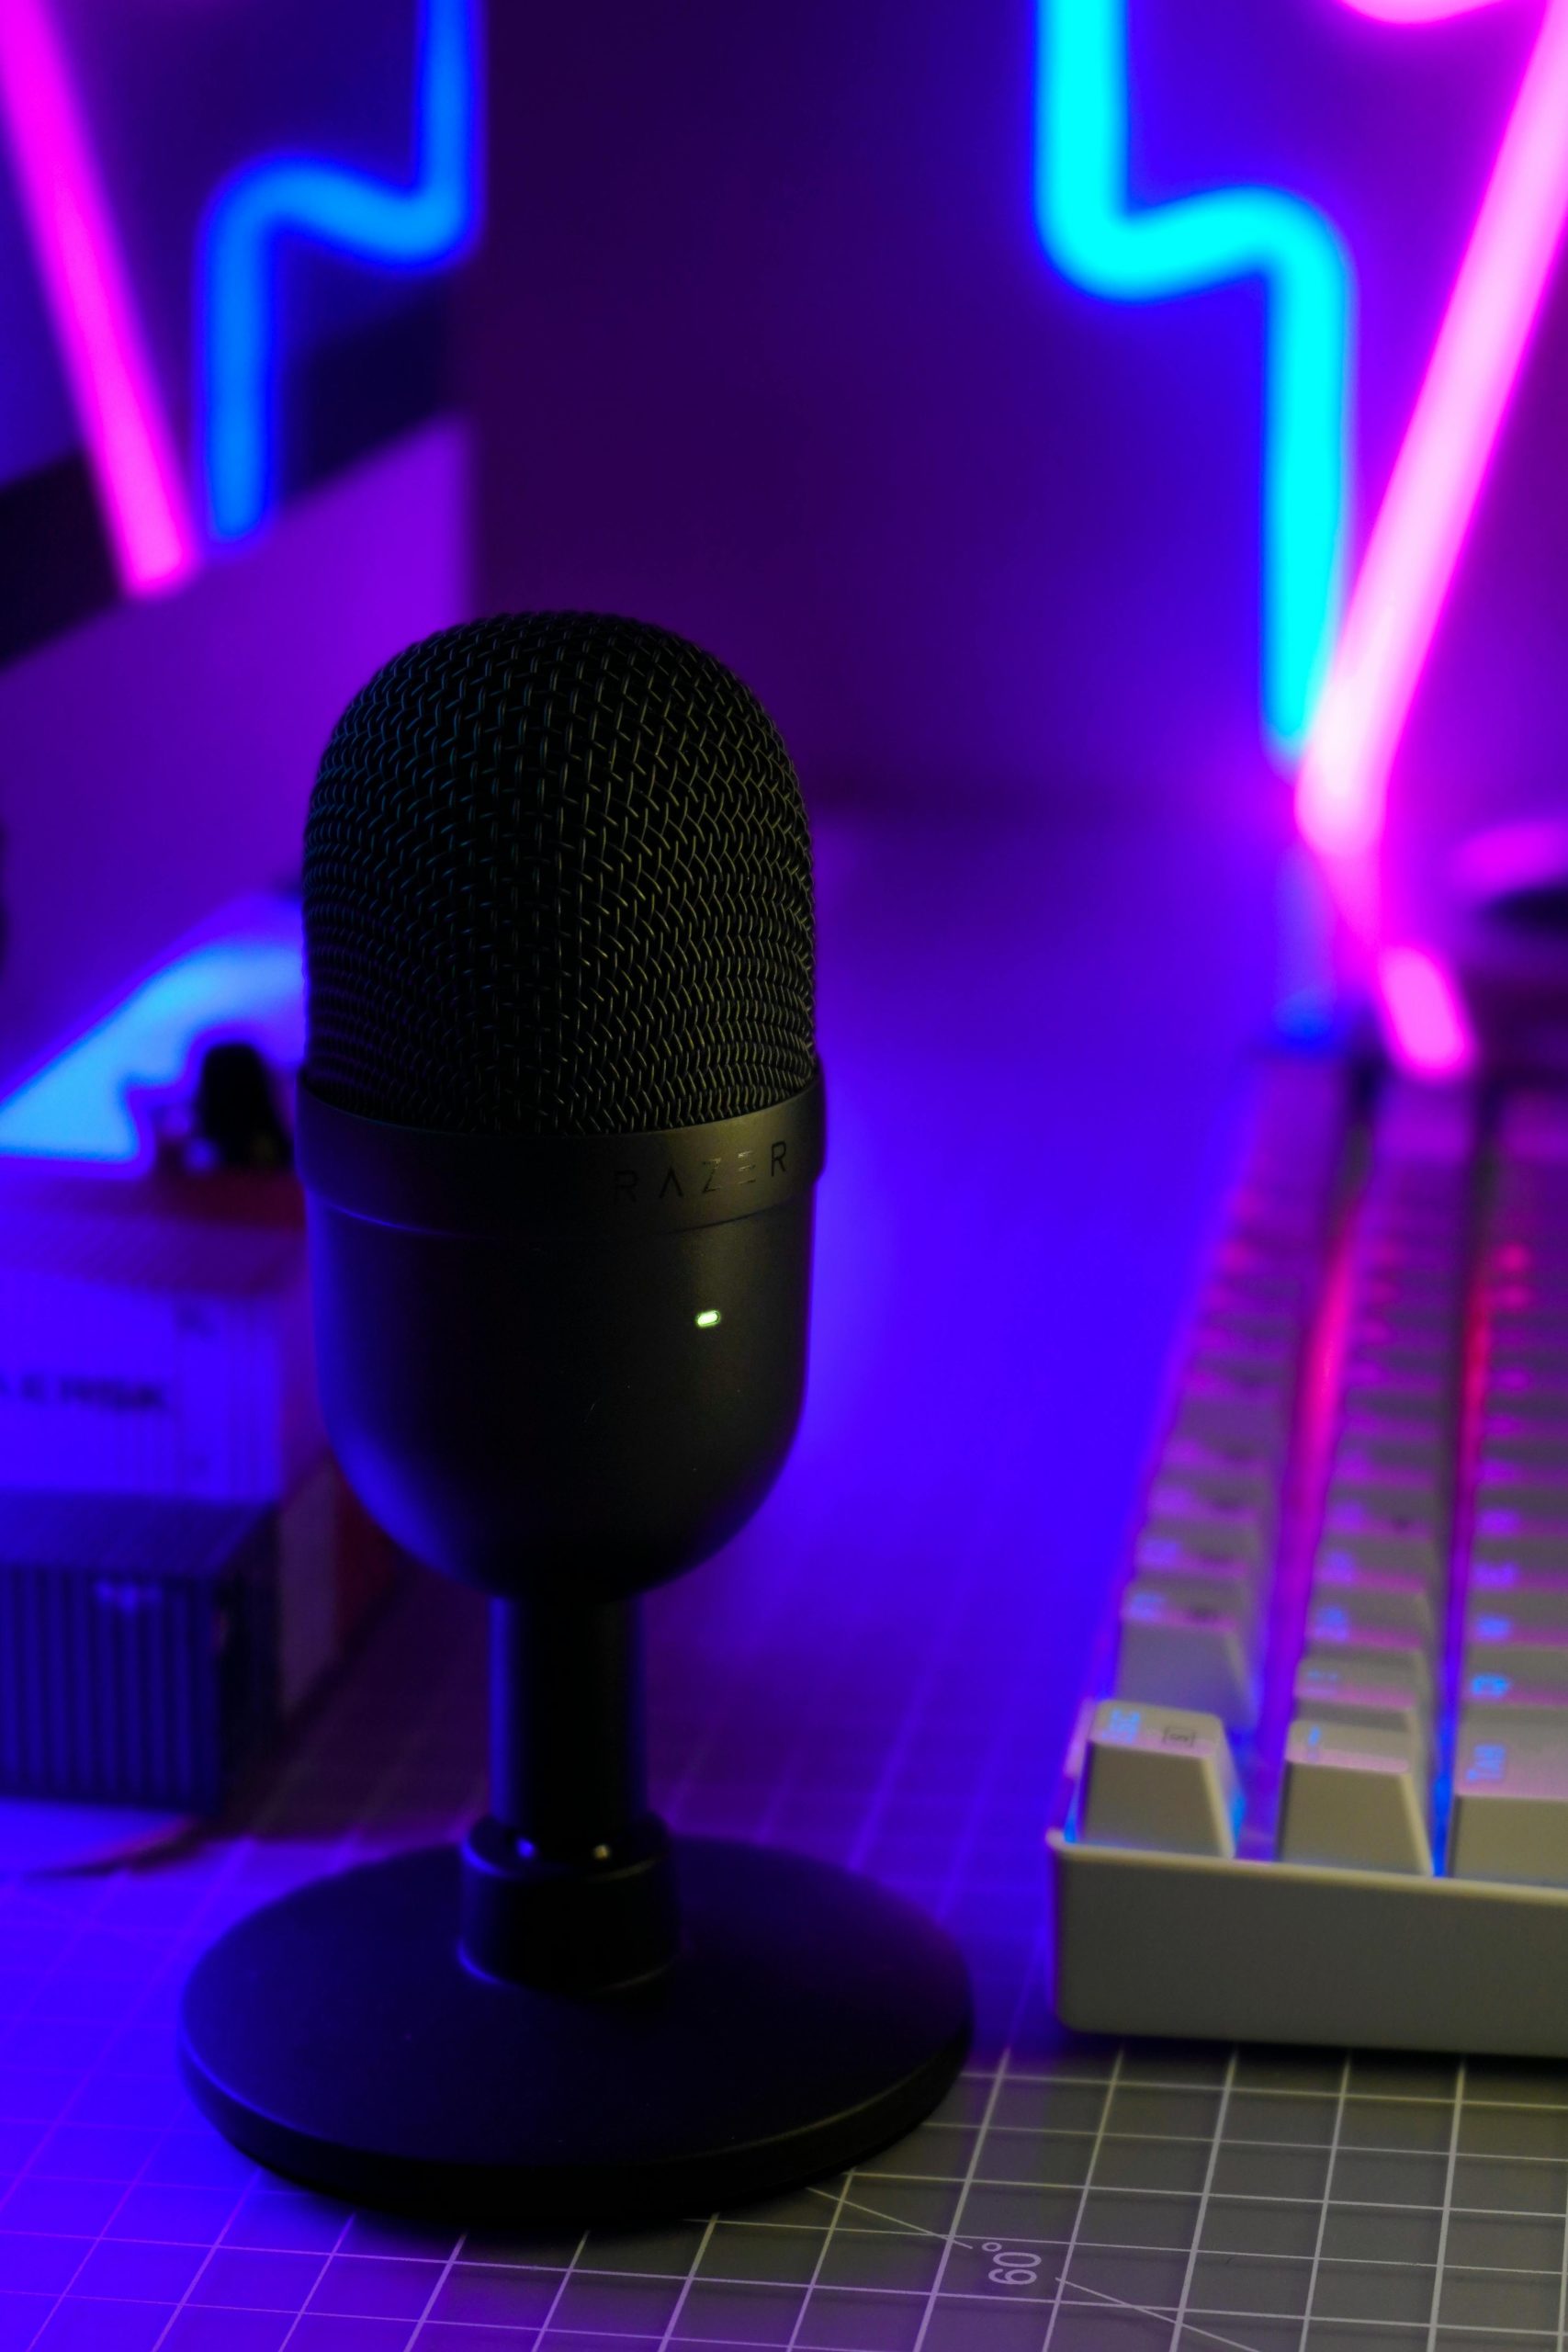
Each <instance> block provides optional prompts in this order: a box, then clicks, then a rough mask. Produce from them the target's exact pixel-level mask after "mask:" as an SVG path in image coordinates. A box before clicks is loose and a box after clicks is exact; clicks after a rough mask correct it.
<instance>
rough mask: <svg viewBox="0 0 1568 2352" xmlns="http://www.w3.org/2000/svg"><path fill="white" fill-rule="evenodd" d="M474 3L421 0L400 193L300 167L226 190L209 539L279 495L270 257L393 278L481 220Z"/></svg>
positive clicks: (220, 222)
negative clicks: (300, 246) (292, 249)
mask: <svg viewBox="0 0 1568 2352" xmlns="http://www.w3.org/2000/svg"><path fill="white" fill-rule="evenodd" d="M477 7H478V0H422V13H421V17H420V26H419V66H418V87H417V94H416V100H415V111H416V122H417V129H416V134H415V139H416V152H417V162H416V166H415V172H414V176H413V179H412V182H411V183H410V184H409V185H408V186H406V187H400V186H398V185H397V184H396V183H394V182H390V181H386V180H378V179H372V178H371V177H369V176H368V175H367V174H366V173H363V172H355V171H350V170H347V169H346V168H344V166H343V165H340V164H328V163H322V162H319V161H316V160H314V159H311V158H306V157H299V158H295V157H289V156H284V157H279V158H276V159H274V160H270V161H268V162H265V163H262V164H254V165H252V166H251V167H250V168H249V169H248V170H246V171H244V172H243V173H241V174H240V175H239V176H238V177H237V178H235V179H232V180H231V181H230V182H229V183H228V185H227V186H226V187H224V188H223V189H221V190H220V194H219V196H218V198H217V199H216V200H215V202H214V204H213V207H212V210H211V212H210V214H209V219H208V223H207V229H206V235H205V244H204V251H203V255H202V262H201V282H202V328H201V332H202V342H203V365H204V368H205V385H204V395H205V444H206V469H207V493H208V503H209V512H210V517H211V523H212V527H213V529H214V531H215V532H216V533H217V535H218V537H220V538H235V537H241V536H243V534H244V533H246V532H249V531H252V530H254V529H255V527H256V526H257V525H258V524H259V523H261V522H262V521H263V520H264V519H265V515H266V514H267V512H268V510H269V509H270V507H271V505H272V503H273V501H274V498H275V495H276V457H275V453H276V442H277V413H276V411H277V356H276V344H277V322H276V264H277V248H278V245H279V243H280V242H281V240H282V239H283V238H284V237H285V236H286V235H294V236H299V237H305V238H309V239H312V240H313V241H314V242H316V243H319V244H323V245H329V246H332V247H333V248H335V249H336V250H337V251H338V252H341V253H346V254H356V255H358V256H360V257H362V258H363V259H365V260H367V261H374V262H378V263H380V264H381V265H382V266H384V267H387V268H392V269H422V268H427V267H429V266H431V265H433V264H434V263H438V262H444V261H449V260H451V259H453V258H454V257H455V256H456V255H457V254H459V253H460V252H461V251H462V250H463V248H464V247H465V245H466V244H467V243H468V241H469V239H470V238H471V237H472V235H473V233H474V230H475V226H476V223H477V219H478V211H479V194H478V190H479V160H478V150H479V129H478V106H479V99H478V79H479V62H478V51H479V35H478V27H477Z"/></svg>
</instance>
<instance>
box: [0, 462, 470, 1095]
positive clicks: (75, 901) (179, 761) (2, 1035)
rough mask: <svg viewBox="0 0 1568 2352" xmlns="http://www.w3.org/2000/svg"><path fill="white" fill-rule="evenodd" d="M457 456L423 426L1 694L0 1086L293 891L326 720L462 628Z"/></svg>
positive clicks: (463, 565) (111, 617) (461, 471)
mask: <svg viewBox="0 0 1568 2352" xmlns="http://www.w3.org/2000/svg"><path fill="white" fill-rule="evenodd" d="M466 454H467V452H466V441H465V437H464V435H463V433H462V430H461V428H459V427H457V426H455V425H453V424H439V425H434V426H432V427H430V428H428V429H427V430H426V431H425V432H423V433H422V434H419V435H415V436H413V437H412V439H410V440H408V441H405V442H403V443H401V444H400V445H399V446H398V447H395V448H394V449H392V450H390V451H389V452H388V453H387V454H386V455H385V456H382V457H380V458H375V459H373V460H371V461H370V462H369V463H367V464H366V465H364V466H362V467H360V468H359V469H356V470H355V472H354V473H352V474H349V475H346V476H344V478H343V479H342V480H341V481H337V482H334V483H333V485H332V487H331V488H330V489H328V490H326V491H323V492H319V493H318V494H317V495H316V496H315V497H313V498H310V499H306V500H303V501H301V502H300V503H299V505H298V506H296V507H293V508H291V509H290V510H289V511H288V514H287V515H285V516H284V517H283V519H282V520H281V521H280V522H279V524H278V525H277V526H276V529H275V530H274V531H273V532H272V533H271V534H270V536H269V537H267V538H266V540H265V542H264V543H263V544H261V545H260V546H258V547H256V548H254V549H253V550H251V551H249V552H247V553H246V554H245V555H243V557H238V558H235V559H233V560H230V561H228V562H226V563H219V564H217V565H215V566H213V567H212V568H210V569H209V570H208V571H205V572H204V573H202V574H201V575H200V576H199V577H198V578H197V581H196V582H195V584H194V585H193V586H192V587H190V588H188V589H187V590H186V591H185V592H184V593H183V594H178V595H175V596H173V597H170V598H168V599H166V600H164V601H160V602H155V603H151V604H142V605H122V606H121V607H120V608H119V609H118V611H116V612H113V613H110V614H108V615H107V616H106V617H105V618H104V619H102V620H101V621H97V622H95V623H94V624H93V625H92V626H91V627H89V628H84V629H80V630H78V631H76V632H75V633H74V634H73V636H71V637H68V638H65V639H61V640H59V641H58V642H56V643H55V644H52V645H50V646H47V647H46V648H44V650H42V651H41V652H39V653H37V654H35V655H33V656H32V657H31V659H30V660H28V661H26V662H20V663H18V664H17V667H16V668H14V669H12V670H8V671H6V672H5V673H4V674H0V825H3V826H4V830H5V873H4V899H5V903H6V909H7V910H8V915H9V924H10V935H9V939H8V942H7V946H6V959H5V963H4V967H0V1074H11V1073H14V1072H16V1071H17V1069H20V1068H22V1067H24V1066H25V1065H27V1064H28V1063H29V1062H31V1061H32V1060H34V1059H36V1058H37V1057H39V1055H40V1054H41V1053H42V1052H44V1051H45V1050H47V1049H48V1048H49V1047H50V1046H52V1045H53V1044H54V1043H55V1042H56V1041H58V1040H59V1039H60V1038H61V1037H62V1035H66V1034H67V1033H68V1032H69V1031H70V1030H71V1029H72V1028H73V1027H74V1026H75V1025H76V1024H77V1023H80V1022H81V1021H82V1020H83V1019H84V1018H85V1016H87V1015H88V1014H90V1013H91V1012H93V1011H94V1010H95V1009H96V1007H97V1006H98V1005H99V1004H100V1003H101V1002H102V1001H104V1000H105V998H106V997H108V996H111V995H113V994H115V993H117V992H118V990H119V989H121V988H122V987H123V985H124V983H125V982H126V980H127V979H128V978H130V977H131V976H132V975H133V974H134V973H135V972H136V971H137V970H138V969H139V968H140V967H142V966H143V965H145V964H146V963H147V962H149V961H150V960H151V959H152V957H153V956H156V955H157V954H158V953H159V952H161V951H162V950H163V949H164V948H165V947H166V946H167V945H168V944H169V943H170V942H171V941H172V940H173V939H175V938H176V937H177V936H178V935H179V934H180V933H182V932H184V931H186V930H187V929H188V928H189V927H190V926H191V925H193V924H194V923H196V922H199V921H201V920H202V919H203V918H204V917H205V916H207V915H209V914H210V913H211V912H212V910H214V909H215V908H216V907H219V906H220V905H221V904H222V903H223V901H224V900H225V899H230V898H233V897H237V896H240V895H243V893H245V892H248V891H252V890H256V889H261V888H266V887H267V886H268V885H269V884H272V883H275V882H287V881H288V880H290V879H291V878H292V877H293V876H295V874H297V872H298V870H299V842H300V831H301V827H302V825H303V821H304V812H305V802H306V798H307V797H308V795H309V792H310V782H311V779H312V777H313V776H314V774H315V768H316V762H317V760H318V758H319V757H320V754H321V745H322V743H323V742H324V741H325V740H326V736H327V733H328V730H329V729H330V728H331V727H332V724H333V720H334V719H335V718H336V717H337V714H338V712H339V710H340V709H341V707H342V706H343V705H344V702H345V701H346V700H347V699H348V696H349V695H351V694H352V693H354V691H355V688H356V687H358V686H360V685H362V684H363V683H364V681H365V679H366V678H367V676H368V675H369V673H370V672H371V671H372V670H373V669H375V668H376V666H377V664H378V662H383V661H385V660H386V658H387V657H388V655H389V654H390V653H393V652H395V651H396V650H397V649H398V648H399V647H400V646H401V645H403V644H405V643H406V642H407V641H408V640H409V639H411V638H414V637H418V636H421V635H423V633H424V632H425V631H427V630H429V629H432V628H440V627H442V626H444V625H445V624H446V622H448V621H451V620H454V619H457V618H459V617H460V616H461V615H462V614H463V613H464V612H465V611H467V609H468V596H469V592H468V564H467V532H466V526H465V503H466V489H467V480H466V475H467V468H466Z"/></svg>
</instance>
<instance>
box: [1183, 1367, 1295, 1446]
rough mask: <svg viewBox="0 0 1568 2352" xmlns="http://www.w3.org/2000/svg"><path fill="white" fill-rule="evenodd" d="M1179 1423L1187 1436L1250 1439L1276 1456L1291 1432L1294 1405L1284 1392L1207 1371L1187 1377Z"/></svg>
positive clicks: (1190, 1372) (1184, 1376)
mask: <svg viewBox="0 0 1568 2352" xmlns="http://www.w3.org/2000/svg"><path fill="white" fill-rule="evenodd" d="M1173 1419H1174V1423H1175V1426H1176V1428H1177V1429H1178V1430H1180V1431H1181V1432H1182V1434H1183V1435H1184V1436H1191V1437H1205V1438H1216V1437H1218V1438H1227V1437H1229V1438H1247V1439H1249V1440H1251V1441H1252V1442H1255V1443H1257V1444H1258V1445H1264V1446H1268V1447H1269V1448H1271V1449H1272V1450H1273V1451H1274V1452H1275V1453H1283V1451H1284V1447H1285V1442H1286V1440H1287V1437H1288V1435H1289V1432H1290V1408H1289V1400H1288V1398H1287V1397H1285V1396H1284V1395H1283V1394H1282V1393H1281V1391H1280V1389H1278V1388H1276V1387H1273V1386H1266V1385H1260V1384H1258V1383H1256V1382H1252V1381H1247V1380H1239V1379H1237V1378H1235V1376H1234V1375H1233V1374H1229V1373H1222V1372H1205V1371H1203V1370H1202V1369H1201V1367H1194V1368H1192V1369H1190V1370H1189V1371H1188V1372H1186V1373H1185V1374H1183V1376H1182V1379H1181V1381H1180V1384H1179V1387H1178V1389H1177V1396H1176V1408H1175V1413H1174V1416H1173Z"/></svg>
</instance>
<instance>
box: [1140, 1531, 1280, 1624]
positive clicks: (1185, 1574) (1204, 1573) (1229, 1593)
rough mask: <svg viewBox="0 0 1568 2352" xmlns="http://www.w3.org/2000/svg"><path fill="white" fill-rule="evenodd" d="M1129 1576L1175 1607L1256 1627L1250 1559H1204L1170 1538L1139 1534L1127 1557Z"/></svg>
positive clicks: (1210, 1556) (1255, 1596) (1254, 1579)
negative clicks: (1213, 1613) (1129, 1559)
mask: <svg viewBox="0 0 1568 2352" xmlns="http://www.w3.org/2000/svg"><path fill="white" fill-rule="evenodd" d="M1133 1573H1134V1577H1135V1579H1136V1581H1137V1583H1138V1584H1140V1585H1143V1586H1145V1588H1146V1589H1148V1590H1149V1591H1151V1592H1157V1593H1160V1594H1161V1595H1162V1596H1163V1597H1164V1599H1165V1600H1168V1601H1171V1602H1173V1603H1174V1604H1175V1606H1176V1607H1177V1608H1178V1609H1187V1610H1192V1609H1201V1610H1213V1611H1219V1612H1221V1613H1222V1614H1224V1615H1234V1616H1236V1617H1239V1618H1242V1619H1244V1620H1245V1621H1246V1623H1247V1625H1248V1626H1249V1627H1250V1626H1254V1625H1256V1623H1257V1620H1258V1573H1257V1570H1256V1569H1255V1568H1254V1566H1253V1565H1252V1563H1251V1561H1250V1560H1235V1559H1226V1558H1225V1557H1224V1555H1220V1554H1213V1553H1211V1554H1208V1555H1204V1554H1202V1553H1200V1552H1198V1551H1195V1550H1194V1549H1193V1548H1192V1547H1191V1546H1190V1545H1189V1544H1181V1543H1179V1542H1178V1541H1176V1540H1175V1539H1174V1538H1173V1537H1171V1536H1168V1535H1150V1534H1148V1533H1145V1534H1143V1535H1141V1536H1140V1537H1139V1538H1138V1543H1137V1548H1136V1550H1135V1551H1134V1555H1133Z"/></svg>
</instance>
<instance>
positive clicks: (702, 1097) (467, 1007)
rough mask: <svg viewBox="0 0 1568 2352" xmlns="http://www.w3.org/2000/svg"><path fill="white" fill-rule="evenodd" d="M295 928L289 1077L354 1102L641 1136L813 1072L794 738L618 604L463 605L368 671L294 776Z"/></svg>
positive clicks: (449, 1118)
mask: <svg viewBox="0 0 1568 2352" xmlns="http://www.w3.org/2000/svg"><path fill="white" fill-rule="evenodd" d="M305 943H306V971H307V978H308V1013H309V1030H308V1035H309V1044H308V1047H307V1056H306V1069H307V1071H308V1074H309V1077H310V1084H311V1086H312V1088H313V1089H314V1090H315V1091H317V1092H318V1093H320V1094H321V1095H322V1096H324V1097H325V1098H326V1099H327V1100H328V1101H329V1102H331V1103H337V1104H340V1105H341V1106H343V1107H344V1109H347V1110H351V1111H358V1112H362V1113H365V1114H367V1115H369V1116H371V1117H374V1118H381V1119H389V1120H395V1121H397V1122H400V1124H402V1125H409V1126H419V1127H433V1128H442V1129H445V1130H446V1131H448V1132H457V1133H463V1134H487V1135H488V1134H508V1133H517V1134H523V1135H540V1136H542V1135H615V1134H635V1133H639V1132H647V1131H648V1130H649V1129H655V1128H660V1127H682V1126H694V1125H698V1124H699V1123H700V1122H702V1121H705V1120H709V1119H727V1118H733V1117H737V1116H739V1114H741V1113H743V1112H748V1111H760V1110H765V1109H766V1108H767V1107H768V1106H769V1105H770V1104H772V1103H779V1102H782V1101H783V1100H784V1098H785V1097H786V1096H788V1095H791V1094H795V1093H797V1092H798V1091H799V1090H800V1089H801V1088H802V1087H803V1086H806V1085H807V1084H808V1083H809V1082H810V1080H811V1079H812V1077H813V1075H814V1073H815V1069H816V1056H815V1039H814V1029H813V1020H812V965H813V926H812V901H811V846H810V839H809V835H808V833H807V823H806V811H805V809H804V806H803V805H802V801H801V797H800V786H799V785H798V783H797V782H796V780H795V771H794V769H793V768H792V767H791V765H790V762H789V755H788V753H787V752H785V750H784V744H783V742H782V741H780V739H779V735H778V732H777V730H776V729H775V728H774V727H773V723H772V721H771V720H770V719H769V718H768V716H767V714H766V712H765V711H764V710H763V709H762V707H761V704H760V703H759V702H758V701H757V699H756V697H755V696H754V695H752V694H750V692H749V691H748V689H747V688H746V687H745V686H743V685H742V684H740V682H739V679H737V678H735V677H733V676H732V675H731V674H730V673H729V672H728V670H726V669H725V668H724V667H723V666H722V665H721V664H720V663H719V662H715V661H714V660H712V659H711V658H710V656H708V655H707V654H705V653H702V652H699V651H698V650H697V649H696V647H695V646H692V645H688V644H686V643H685V642H684V640H683V639H681V638H678V637H671V636H670V635H669V634H668V632H667V631H665V630H663V629H658V628H646V627H644V626H642V625H641V624H639V623H637V622H635V621H625V620H613V619H606V618H604V617H601V616H598V615H595V614H588V613H524V614H517V615H513V616H506V617H503V618H501V619H497V620H489V621H476V622H472V623H469V624H467V625H465V626H464V627H462V628H451V629H446V630H443V631H442V632H441V634H440V635H439V636H436V637H432V638H427V639H425V640H424V642H423V644H421V645H415V646H412V647H410V649H409V650H408V651H407V652H406V653H400V654H399V656H398V657H397V659H396V660H395V661H393V662H388V664H387V666H386V668H385V669H383V670H381V671H378V673H377V675H376V676H375V677H374V678H372V679H371V681H370V683H369V684H368V685H367V686H366V687H365V689H364V690H363V692H362V693H360V694H358V695H355V699H354V700H353V702H351V703H350V705H349V707H348V708H347V709H346V710H345V711H344V715H343V718H341V719H340V720H339V722H338V725H337V728H336V729H335V731H334V733H333V738H332V741H331V742H330V743H329V744H328V746H327V749H326V753H325V756H324V757H323V759H322V762H321V773H320V775H319V776H318V778H317V781H316V788H315V791H314V793H313V795H312V796H311V800H310V818H309V821H308V823H307V826H306V831H305Z"/></svg>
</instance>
